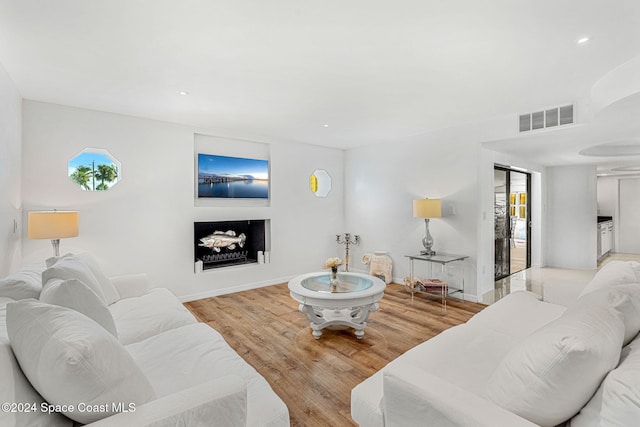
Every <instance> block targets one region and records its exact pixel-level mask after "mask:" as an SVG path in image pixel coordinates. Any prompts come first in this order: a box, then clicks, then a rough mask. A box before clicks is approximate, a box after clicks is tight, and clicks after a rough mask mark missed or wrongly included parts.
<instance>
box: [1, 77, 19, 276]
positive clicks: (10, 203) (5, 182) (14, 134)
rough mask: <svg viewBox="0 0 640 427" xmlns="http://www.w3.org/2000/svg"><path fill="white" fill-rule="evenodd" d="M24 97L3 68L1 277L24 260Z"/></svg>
mask: <svg viewBox="0 0 640 427" xmlns="http://www.w3.org/2000/svg"><path fill="white" fill-rule="evenodd" d="M21 109H22V97H21V96H20V93H19V92H18V90H17V89H16V87H15V86H14V84H13V82H12V81H11V79H10V78H9V76H8V75H7V73H6V71H5V69H4V68H3V67H2V65H0V277H3V276H5V275H6V274H8V273H9V272H11V271H12V270H15V269H16V268H17V267H18V266H19V264H20V262H21V257H22V244H21V232H20V230H21V227H22V221H21V211H22V181H21V169H22V112H21Z"/></svg>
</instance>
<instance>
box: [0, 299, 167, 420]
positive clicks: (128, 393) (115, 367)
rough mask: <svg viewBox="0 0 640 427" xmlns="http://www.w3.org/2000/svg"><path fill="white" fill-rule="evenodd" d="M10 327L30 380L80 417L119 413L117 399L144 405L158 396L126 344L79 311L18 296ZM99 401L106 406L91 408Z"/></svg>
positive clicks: (10, 311)
mask: <svg viewBox="0 0 640 427" xmlns="http://www.w3.org/2000/svg"><path fill="white" fill-rule="evenodd" d="M7 330H8V332H9V339H10V341H11V348H12V349H13V352H14V354H15V356H16V359H18V362H19V363H20V367H21V368H22V371H23V372H24V373H25V375H26V377H27V378H28V379H29V382H31V384H32V385H33V387H34V388H35V389H36V390H37V391H38V392H39V393H40V394H41V395H42V396H43V397H44V398H45V399H46V400H47V401H48V402H49V403H50V404H54V405H71V406H72V407H73V410H69V409H68V408H71V406H69V407H68V408H67V409H68V410H66V411H63V413H64V414H65V415H66V416H68V417H69V418H71V419H73V420H74V421H77V422H79V423H84V424H86V423H90V422H94V421H97V420H100V419H102V418H105V417H108V416H110V415H113V414H114V413H115V410H116V409H117V408H116V407H114V406H113V405H112V403H118V402H120V403H122V402H125V403H126V404H129V403H133V404H135V405H141V404H143V403H146V402H148V401H150V400H153V399H155V397H156V395H155V392H154V391H153V388H152V387H151V385H150V384H149V381H148V380H147V378H146V377H145V376H144V374H143V373H142V371H141V370H140V368H139V367H138V366H137V365H136V364H135V362H134V360H133V359H132V357H131V355H129V353H127V351H126V350H125V348H124V347H123V346H122V345H121V344H120V343H119V342H118V341H117V340H116V339H115V338H114V337H113V335H111V334H110V333H108V332H107V331H106V330H105V329H104V328H103V327H102V326H100V325H98V324H97V323H96V322H94V321H93V320H91V319H89V318H88V317H86V316H85V315H83V314H80V313H78V312H77V311H74V310H71V309H69V308H66V307H60V306H56V305H49V304H45V303H43V302H40V301H33V300H23V301H17V302H14V303H10V304H8V305H7ZM95 405H104V406H100V407H98V408H97V410H96V411H87V410H86V408H87V407H89V408H94V406H95ZM126 406H127V405H125V407H126ZM83 408H84V409H85V410H83Z"/></svg>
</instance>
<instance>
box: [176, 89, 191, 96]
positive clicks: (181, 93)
mask: <svg viewBox="0 0 640 427" xmlns="http://www.w3.org/2000/svg"><path fill="white" fill-rule="evenodd" d="M178 93H179V94H180V95H189V92H187V91H186V90H181V91H180V92H178Z"/></svg>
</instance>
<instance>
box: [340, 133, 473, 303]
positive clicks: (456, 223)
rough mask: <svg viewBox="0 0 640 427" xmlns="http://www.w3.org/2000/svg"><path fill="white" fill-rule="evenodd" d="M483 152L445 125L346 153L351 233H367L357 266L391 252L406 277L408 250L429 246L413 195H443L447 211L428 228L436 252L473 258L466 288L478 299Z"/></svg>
mask: <svg viewBox="0 0 640 427" xmlns="http://www.w3.org/2000/svg"><path fill="white" fill-rule="evenodd" d="M479 152H480V146H479V144H478V143H477V142H475V141H474V140H470V139H468V135H461V134H457V133H454V132H451V133H449V132H447V131H444V132H435V133H432V134H429V135H424V136H421V137H419V138H418V137H416V138H414V139H413V140H411V141H403V142H398V143H389V144H380V145H374V146H367V147H362V148H357V149H353V150H349V151H347V153H346V157H345V159H346V160H345V165H346V169H345V182H346V183H347V188H346V190H345V197H346V198H345V213H346V219H345V221H346V226H347V229H348V230H346V231H349V232H351V233H355V234H359V235H360V236H361V237H362V243H361V244H360V245H359V246H358V247H354V248H353V252H352V254H353V256H352V259H353V260H354V269H355V268H360V269H363V268H365V267H364V266H363V265H362V264H361V263H360V259H361V256H362V254H363V253H366V252H373V251H374V250H387V251H389V256H390V257H391V259H392V260H393V264H394V272H393V276H394V278H396V280H400V281H401V280H402V278H403V277H404V276H408V275H409V260H408V259H407V258H405V255H410V254H418V253H419V252H420V250H421V249H424V248H423V247H422V243H421V239H422V236H423V235H424V220H422V219H418V218H413V212H412V201H413V200H414V199H420V198H424V197H429V198H440V199H442V201H443V217H442V218H438V219H432V220H431V221H430V227H429V229H430V231H431V234H432V236H433V238H434V241H435V243H434V250H435V251H436V252H444V253H454V254H463V255H468V256H469V257H470V258H469V259H468V260H467V261H465V263H464V267H463V269H464V276H465V293H466V294H467V295H466V297H467V298H468V299H472V300H475V299H476V298H477V271H476V265H477V259H476V258H477V246H476V243H477V230H478V225H477V217H478V211H479V209H478V200H479V196H478V189H479V185H478V166H479V162H478V156H479ZM452 208H453V209H455V214H452V213H451V209H452Z"/></svg>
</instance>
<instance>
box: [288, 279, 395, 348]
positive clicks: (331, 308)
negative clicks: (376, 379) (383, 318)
mask: <svg viewBox="0 0 640 427" xmlns="http://www.w3.org/2000/svg"><path fill="white" fill-rule="evenodd" d="M330 276H331V273H328V272H317V273H308V274H303V275H302V276H298V277H296V278H294V279H292V280H291V281H289V291H290V292H289V293H290V294H291V297H292V298H293V299H294V300H296V301H298V302H299V303H300V305H299V306H298V309H299V310H300V311H301V312H303V313H304V314H306V315H307V317H308V318H309V322H310V326H311V329H312V331H313V332H312V334H313V336H314V338H316V339H318V338H320V337H321V336H322V329H324V328H326V327H329V326H335V325H341V326H346V327H351V328H354V329H355V330H356V333H355V334H356V337H357V338H358V339H361V338H362V337H363V336H364V328H365V326H367V320H369V313H371V312H372V311H376V310H377V309H378V301H380V299H381V298H382V297H383V295H384V290H385V288H386V287H387V285H386V284H385V283H384V282H383V281H382V280H380V279H378V278H377V277H373V276H369V275H367V274H360V273H347V272H344V273H338V284H337V285H336V286H335V287H333V286H332V285H331V284H330Z"/></svg>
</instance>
